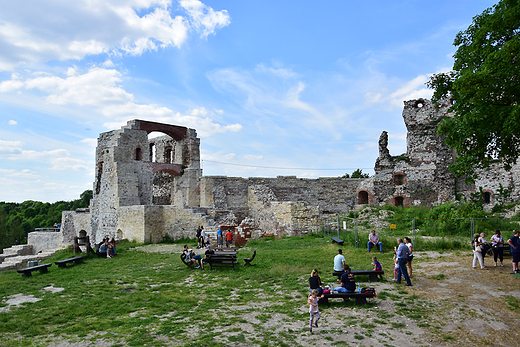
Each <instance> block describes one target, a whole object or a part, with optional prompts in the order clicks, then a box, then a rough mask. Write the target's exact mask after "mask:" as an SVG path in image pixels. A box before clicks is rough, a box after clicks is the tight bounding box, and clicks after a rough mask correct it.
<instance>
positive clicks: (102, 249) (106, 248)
mask: <svg viewBox="0 0 520 347" xmlns="http://www.w3.org/2000/svg"><path fill="white" fill-rule="evenodd" d="M97 254H98V255H99V256H103V257H104V256H105V255H106V257H107V258H112V257H111V256H110V245H109V243H108V238H104V239H103V241H102V242H101V243H100V244H99V249H98V252H97Z"/></svg>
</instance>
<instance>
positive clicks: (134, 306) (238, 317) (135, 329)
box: [0, 236, 422, 346]
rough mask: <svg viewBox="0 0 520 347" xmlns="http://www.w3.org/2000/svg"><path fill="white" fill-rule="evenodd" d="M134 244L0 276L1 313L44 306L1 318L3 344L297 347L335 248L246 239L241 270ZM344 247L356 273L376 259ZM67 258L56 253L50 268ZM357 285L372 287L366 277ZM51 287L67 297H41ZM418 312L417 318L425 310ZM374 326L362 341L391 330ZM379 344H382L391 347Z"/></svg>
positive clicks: (386, 260) (316, 240)
mask: <svg viewBox="0 0 520 347" xmlns="http://www.w3.org/2000/svg"><path fill="white" fill-rule="evenodd" d="M192 244H193V241H192ZM136 246H142V245H137V244H132V243H128V242H126V243H121V244H119V246H118V256H117V257H115V258H112V259H106V258H98V257H95V256H90V257H86V258H85V260H84V261H83V263H82V264H79V265H75V266H71V265H69V266H68V267H67V268H58V267H57V266H56V265H52V266H51V267H50V268H49V272H48V273H46V274H40V273H39V272H34V273H33V275H32V276H31V277H22V276H21V275H20V274H18V273H17V272H16V271H11V272H6V273H0V299H1V300H2V301H1V304H0V309H1V308H5V307H6V306H7V304H6V300H7V299H8V298H9V297H11V296H13V295H16V294H23V295H24V296H29V295H32V296H34V297H35V298H39V299H41V300H40V301H38V302H34V303H25V304H23V305H21V306H19V307H11V309H10V311H9V312H1V313H0V345H1V346H47V345H48V344H50V343H51V342H52V341H59V340H68V341H69V342H70V343H73V342H83V343H84V345H94V344H95V342H96V340H98V339H103V340H104V341H105V343H107V345H112V346H144V345H147V346H168V345H186V346H188V345H189V346H192V345H199V346H200V345H202V346H206V345H211V346H228V345H242V344H243V345H249V346H250V345H259V346H269V345H272V346H279V345H288V346H289V345H291V346H294V345H299V344H300V343H302V342H301V341H299V340H298V339H299V338H300V335H301V334H302V333H304V332H306V330H307V329H308V328H307V320H308V313H307V310H308V306H307V304H306V299H307V295H308V289H307V288H308V277H309V274H310V272H311V270H312V269H313V268H317V269H318V270H319V271H320V274H321V277H322V280H324V281H326V282H327V283H328V284H335V280H336V278H334V277H333V276H332V263H333V257H334V256H335V255H336V253H337V249H338V246H337V245H336V244H331V243H330V242H329V240H328V239H324V238H322V237H318V236H305V237H291V238H283V239H277V240H274V239H263V240H260V241H250V242H249V243H248V245H247V248H246V249H244V250H240V251H239V254H238V257H239V260H240V265H239V266H237V267H236V268H235V270H233V269H228V268H217V269H214V270H211V271H210V270H209V267H208V268H207V269H205V270H191V269H188V268H187V267H186V266H185V265H184V264H183V263H182V262H181V260H180V257H179V253H159V252H144V251H142V247H138V248H137V249H136ZM178 246H179V249H180V248H181V247H180V246H181V245H178ZM145 248H146V247H145ZM342 248H343V250H344V252H343V254H344V255H345V258H346V259H347V263H348V264H349V265H350V266H351V267H352V268H353V269H359V270H361V269H371V268H372V266H371V256H372V255H374V254H376V253H374V252H372V253H370V254H369V253H367V252H366V249H365V248H364V246H363V247H360V248H359V249H356V248H354V247H352V246H347V245H345V246H344V247H342ZM255 249H256V250H257V256H256V258H255V260H254V261H253V264H255V265H254V266H251V267H244V266H242V264H243V260H242V258H244V257H250V256H251V255H252V252H253V250H255ZM377 255H378V258H379V260H380V262H381V263H382V264H383V268H384V269H385V270H386V272H387V276H386V277H387V278H390V277H393V262H392V260H391V257H392V253H391V252H389V253H386V254H384V255H381V256H379V253H377ZM73 256H74V254H72V253H71V252H68V251H62V252H60V253H58V254H57V255H56V256H54V257H53V258H50V259H48V261H47V262H54V261H56V260H61V259H66V258H70V257H73ZM356 281H361V283H362V285H363V284H364V285H365V286H366V285H369V284H368V282H367V281H368V278H367V277H363V276H360V277H359V278H356ZM372 285H373V284H372ZM49 286H52V287H54V288H64V290H63V291H60V292H55V293H53V292H51V291H48V290H44V289H43V288H45V287H49ZM375 286H376V288H377V285H375ZM399 289H402V288H401V287H400V288H399ZM381 294H382V295H381V299H375V300H384V299H388V300H400V299H405V298H406V296H407V292H406V291H403V290H401V291H399V292H398V291H395V292H393V293H389V292H386V294H385V293H381ZM337 308H342V309H343V310H345V311H346V310H347V309H354V310H356V312H358V313H359V312H363V310H371V309H377V304H376V301H374V300H373V301H372V302H370V303H368V304H367V305H364V306H361V307H359V306H355V305H354V303H353V302H342V301H331V306H330V307H324V308H322V312H323V313H322V314H327V310H329V312H332V310H334V309H337ZM414 312H415V311H414ZM345 313H346V312H345ZM378 314H379V313H378ZM416 314H418V315H419V317H420V314H422V311H420V312H418V313H417V312H416ZM340 315H341V314H340ZM336 316H337V315H336ZM336 316H335V317H334V318H335V319H338V317H336ZM392 316H393V313H389V314H388V315H387V316H385V315H383V316H382V317H392ZM339 318H341V316H340V317H339ZM272 322H275V323H276V322H277V323H276V324H275V325H276V326H277V327H278V328H277V332H276V334H273V332H272V331H271V330H272V328H273V324H271V323H272ZM377 322H378V321H377V317H376V319H375V322H371V321H369V322H363V321H362V320H361V321H359V322H358V323H359V324H363V323H364V324H367V325H365V326H360V327H361V328H362V330H363V331H364V332H366V333H368V334H373V332H371V331H372V330H373V326H374V325H373V324H376V325H378V326H381V325H384V324H389V321H388V320H386V321H384V322H383V323H384V324H383V323H379V324H378V323H377ZM350 323H352V322H350ZM394 323H395V324H399V323H398V322H397V321H396V322H394ZM345 324H347V323H345ZM280 326H282V327H283V329H282V328H280ZM322 333H325V334H327V336H329V337H327V339H332V341H336V338H334V336H336V335H338V336H341V333H342V331H341V330H338V331H336V330H329V331H327V330H322ZM351 335H352V336H354V335H353V334H351ZM356 336H361V337H363V335H356ZM385 336H386V335H382V336H381V337H380V338H381V339H383V340H384V341H390V340H389V339H391V337H388V338H387V337H385ZM356 339H358V337H356ZM385 339H386V340H385ZM338 341H339V340H338ZM338 343H339V342H338ZM388 343H390V344H391V342H388Z"/></svg>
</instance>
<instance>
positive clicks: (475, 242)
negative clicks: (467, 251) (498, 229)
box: [471, 233, 486, 270]
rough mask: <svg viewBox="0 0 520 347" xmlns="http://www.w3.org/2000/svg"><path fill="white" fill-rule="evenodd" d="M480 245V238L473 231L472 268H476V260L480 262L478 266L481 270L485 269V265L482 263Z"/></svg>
mask: <svg viewBox="0 0 520 347" xmlns="http://www.w3.org/2000/svg"><path fill="white" fill-rule="evenodd" d="M479 246H480V239H479V237H478V234H477V233H475V234H474V235H473V241H471V247H472V248H473V268H474V269H476V268H477V260H478V262H479V263H480V268H481V269H482V270H485V269H486V266H485V265H484V257H482V249H481V248H480V247H479Z"/></svg>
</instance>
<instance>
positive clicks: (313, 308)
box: [307, 289, 324, 333]
mask: <svg viewBox="0 0 520 347" xmlns="http://www.w3.org/2000/svg"><path fill="white" fill-rule="evenodd" d="M323 297H324V295H322V296H321V297H320V298H323ZM320 298H318V291H317V290H316V289H313V290H312V292H311V295H309V300H308V301H307V302H308V303H309V305H310V306H309V313H310V314H311V318H310V320H309V323H310V326H309V332H311V333H312V321H313V320H314V317H316V320H315V321H314V325H315V326H316V328H317V327H318V321H319V320H320V310H319V308H318V301H319V300H320Z"/></svg>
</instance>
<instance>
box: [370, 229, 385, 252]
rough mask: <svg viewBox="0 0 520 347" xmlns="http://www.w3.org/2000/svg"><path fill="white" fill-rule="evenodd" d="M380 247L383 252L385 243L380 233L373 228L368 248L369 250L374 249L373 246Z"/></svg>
mask: <svg viewBox="0 0 520 347" xmlns="http://www.w3.org/2000/svg"><path fill="white" fill-rule="evenodd" d="M374 246H376V247H379V252H381V253H383V243H382V242H381V241H379V235H378V234H376V231H375V230H372V232H371V233H370V234H369V235H368V243H367V248H368V251H369V252H370V250H371V249H372V247H374Z"/></svg>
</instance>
